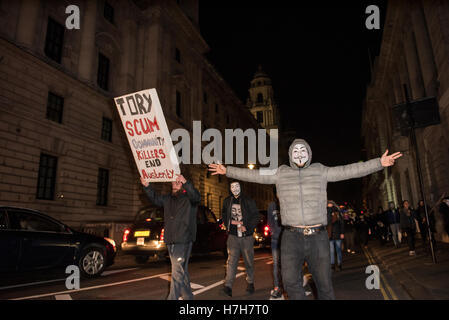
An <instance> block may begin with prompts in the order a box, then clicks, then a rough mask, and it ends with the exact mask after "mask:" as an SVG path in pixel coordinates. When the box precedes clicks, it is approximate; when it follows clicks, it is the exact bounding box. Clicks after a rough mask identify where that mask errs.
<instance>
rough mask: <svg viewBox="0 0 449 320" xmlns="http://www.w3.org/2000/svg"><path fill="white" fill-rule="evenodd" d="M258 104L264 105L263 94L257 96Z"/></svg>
mask: <svg viewBox="0 0 449 320" xmlns="http://www.w3.org/2000/svg"><path fill="white" fill-rule="evenodd" d="M257 103H263V95H262V94H261V93H258V94H257Z"/></svg>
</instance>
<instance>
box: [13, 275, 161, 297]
mask: <svg viewBox="0 0 449 320" xmlns="http://www.w3.org/2000/svg"><path fill="white" fill-rule="evenodd" d="M166 274H169V273H160V274H155V275H153V276H148V277H144V278H139V279H132V280H126V281H119V282H113V283H108V284H102V285H98V286H93V287H87V288H82V289H78V290H66V291H60V292H52V293H45V294H39V295H35V296H28V297H21V298H15V299H10V300H27V299H37V298H43V297H48V296H55V295H60V294H66V293H72V294H73V293H77V292H81V291H88V290H95V289H99V288H106V287H112V286H118V285H121V284H128V283H133V282H138V281H145V280H149V279H153V278H159V277H160V276H162V275H166Z"/></svg>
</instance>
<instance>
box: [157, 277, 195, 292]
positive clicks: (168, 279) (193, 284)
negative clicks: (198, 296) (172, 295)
mask: <svg viewBox="0 0 449 320" xmlns="http://www.w3.org/2000/svg"><path fill="white" fill-rule="evenodd" d="M159 278H161V279H163V280H167V281H171V276H170V275H164V276H160V277H159ZM190 287H191V288H192V289H201V288H204V286H202V285H200V284H196V283H193V282H190Z"/></svg>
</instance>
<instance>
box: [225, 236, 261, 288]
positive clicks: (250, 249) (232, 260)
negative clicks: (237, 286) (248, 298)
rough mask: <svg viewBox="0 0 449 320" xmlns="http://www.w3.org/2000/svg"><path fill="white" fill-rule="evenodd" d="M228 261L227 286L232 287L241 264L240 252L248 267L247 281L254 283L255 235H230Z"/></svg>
mask: <svg viewBox="0 0 449 320" xmlns="http://www.w3.org/2000/svg"><path fill="white" fill-rule="evenodd" d="M227 246H228V261H227V263H226V278H225V286H226V287H229V288H232V284H233V283H234V280H235V276H236V273H237V267H238V264H239V259H240V254H242V256H243V261H244V262H245V268H246V281H247V282H248V283H254V237H253V236H252V235H251V236H247V237H237V236H234V235H232V234H230V235H229V236H228V241H227Z"/></svg>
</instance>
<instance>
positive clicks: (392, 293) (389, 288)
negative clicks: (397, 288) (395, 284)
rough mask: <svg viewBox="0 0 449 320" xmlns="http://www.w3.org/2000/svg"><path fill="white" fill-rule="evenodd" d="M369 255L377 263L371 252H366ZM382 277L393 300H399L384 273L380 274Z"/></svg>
mask: <svg viewBox="0 0 449 320" xmlns="http://www.w3.org/2000/svg"><path fill="white" fill-rule="evenodd" d="M366 251H367V253H368V255H369V256H370V257H371V260H372V261H375V259H374V257H373V255H372V254H371V252H370V251H369V249H368V250H366ZM380 277H381V278H382V281H383V283H384V285H385V286H386V287H387V290H388V292H389V293H390V296H391V297H392V298H393V300H398V297H397V296H396V294H395V292H394V290H393V289H392V288H391V286H390V284H389V283H388V281H387V279H385V277H384V275H383V273H382V272H381V273H380Z"/></svg>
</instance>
